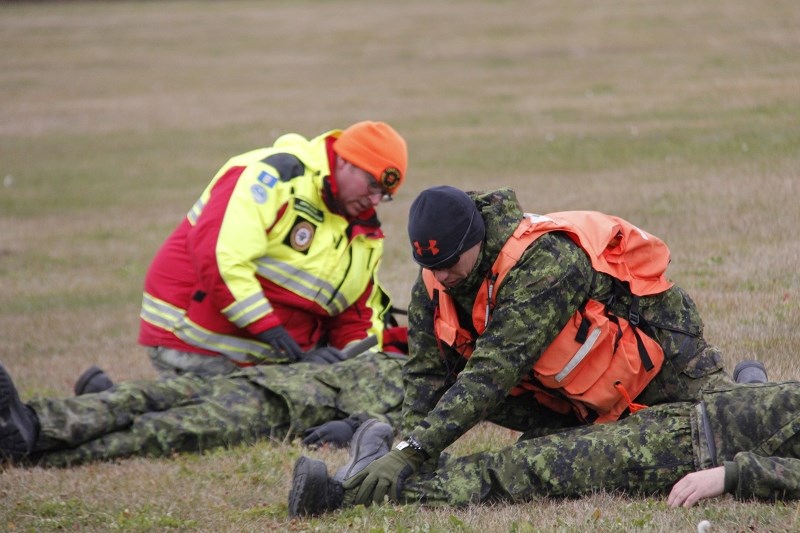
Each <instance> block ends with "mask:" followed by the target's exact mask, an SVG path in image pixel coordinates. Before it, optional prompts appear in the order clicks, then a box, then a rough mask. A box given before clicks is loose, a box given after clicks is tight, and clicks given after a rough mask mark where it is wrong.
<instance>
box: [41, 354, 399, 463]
mask: <svg viewBox="0 0 800 533" xmlns="http://www.w3.org/2000/svg"><path fill="white" fill-rule="evenodd" d="M405 359H406V357H405V356H397V355H391V354H384V353H382V352H365V353H364V354H361V355H359V356H357V357H354V358H352V359H349V360H347V361H344V362H341V363H337V364H335V365H315V364H311V363H297V364H293V365H271V366H256V367H249V368H246V369H243V370H241V371H239V372H237V373H235V374H229V375H227V376H215V377H205V378H204V377H200V376H196V375H192V374H186V375H184V376H180V377H177V378H174V379H169V380H160V381H130V382H123V383H120V384H118V385H117V386H115V387H114V388H112V389H110V390H109V391H105V392H102V393H99V394H87V395H83V396H77V397H72V398H63V399H34V400H32V401H30V402H29V403H28V405H29V406H30V407H32V408H33V409H34V411H35V412H36V414H37V416H38V417H39V422H40V424H41V431H40V434H39V439H38V441H37V444H36V452H37V453H36V460H37V461H38V462H39V463H41V464H43V465H49V466H68V465H72V464H79V463H83V462H86V461H91V460H100V459H111V458H115V457H125V456H130V455H147V456H164V455H169V454H171V453H173V452H183V451H203V450H207V449H209V448H214V447H219V446H230V445H235V444H239V443H246V442H252V441H254V440H256V439H260V438H264V437H270V436H274V437H281V438H282V437H284V436H285V435H287V433H288V434H299V433H301V432H302V431H303V430H305V429H307V428H309V427H312V426H316V425H319V424H322V423H324V422H327V421H328V420H334V419H340V418H346V417H348V416H351V415H352V416H358V417H359V418H365V417H374V418H379V419H381V420H383V421H387V422H389V423H392V424H396V423H397V422H398V421H397V418H399V411H400V406H401V404H402V397H403V390H402V377H401V365H402V363H403V362H404V361H405Z"/></svg>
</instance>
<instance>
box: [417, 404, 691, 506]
mask: <svg viewBox="0 0 800 533" xmlns="http://www.w3.org/2000/svg"><path fill="white" fill-rule="evenodd" d="M692 411H693V404H691V403H677V404H668V405H661V406H657V407H653V408H650V409H646V410H644V411H642V412H640V413H638V414H636V415H634V416H630V417H628V418H626V419H625V420H623V421H621V422H617V423H613V424H600V425H594V426H583V427H580V428H574V429H571V430H569V431H568V432H567V433H566V434H553V435H549V436H546V437H540V438H537V439H533V440H524V441H520V442H518V443H517V444H515V445H513V446H510V447H508V448H504V449H502V450H500V451H492V452H482V453H477V454H474V455H469V456H466V457H460V458H457V459H453V460H451V461H449V462H447V463H446V464H445V465H444V466H443V467H441V468H439V469H438V470H437V471H436V472H435V475H433V476H432V477H429V476H428V477H424V476H418V477H417V478H412V479H411V480H409V482H408V484H407V485H406V487H405V488H404V491H403V498H404V499H405V500H406V501H407V502H417V501H421V502H424V503H426V504H431V505H437V504H447V505H464V504H468V503H477V502H486V501H497V500H504V501H514V502H517V501H525V500H530V499H532V498H534V497H536V496H562V497H565V496H579V495H582V494H586V493H589V492H591V491H592V490H595V489H600V488H608V489H619V490H625V491H628V492H637V493H655V492H659V491H663V490H665V489H667V488H669V487H670V486H671V485H673V484H674V483H675V482H677V481H678V480H679V479H680V478H681V477H683V476H684V475H685V474H688V473H690V472H693V471H694V470H695V469H696V468H697V465H696V462H695V454H694V450H693V442H694V441H693V436H692V425H693V423H692V418H691V413H692Z"/></svg>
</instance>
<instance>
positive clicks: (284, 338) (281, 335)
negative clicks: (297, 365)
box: [256, 326, 303, 361]
mask: <svg viewBox="0 0 800 533" xmlns="http://www.w3.org/2000/svg"><path fill="white" fill-rule="evenodd" d="M256 337H257V338H258V340H260V341H261V342H266V343H267V344H269V345H270V346H272V347H273V348H275V349H276V350H278V351H281V352H283V353H285V354H286V355H287V356H289V357H290V358H291V359H293V360H295V361H297V360H299V359H300V358H301V357H302V356H303V350H301V349H300V345H298V344H297V341H295V340H294V338H293V337H292V336H291V335H289V332H288V331H286V328H284V327H283V326H275V327H274V328H269V329H268V330H266V331H262V332H261V333H259V334H258V335H256Z"/></svg>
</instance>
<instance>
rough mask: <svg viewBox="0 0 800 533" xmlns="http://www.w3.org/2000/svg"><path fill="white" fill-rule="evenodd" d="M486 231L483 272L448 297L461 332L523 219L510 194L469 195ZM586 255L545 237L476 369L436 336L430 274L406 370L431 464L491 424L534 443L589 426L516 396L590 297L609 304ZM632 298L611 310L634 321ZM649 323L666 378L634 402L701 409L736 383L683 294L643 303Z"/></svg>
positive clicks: (502, 305)
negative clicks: (698, 404) (714, 389)
mask: <svg viewBox="0 0 800 533" xmlns="http://www.w3.org/2000/svg"><path fill="white" fill-rule="evenodd" d="M469 194H470V195H471V196H472V197H473V199H474V201H475V203H476V205H477V206H478V209H479V210H480V211H481V214H482V216H483V218H484V222H485V225H486V239H485V242H484V245H483V248H482V250H481V255H480V256H479V258H478V261H477V263H476V266H475V268H474V269H473V271H472V272H471V273H470V274H469V276H468V277H467V279H466V280H464V282H463V283H461V284H460V285H459V286H458V287H455V288H453V289H449V290H448V293H449V294H450V295H451V296H452V297H453V299H454V301H455V304H456V307H457V309H458V312H459V313H460V317H461V322H462V324H470V323H471V319H470V314H471V310H472V302H473V301H474V299H475V296H476V293H477V290H478V288H479V286H480V284H481V282H482V280H483V279H484V277H485V276H486V274H487V272H488V271H489V270H490V268H491V265H492V264H493V263H494V261H495V258H496V256H497V254H498V252H499V250H500V249H501V248H502V246H503V244H504V243H505V241H506V240H507V239H508V238H509V236H510V235H511V233H512V232H513V230H514V229H515V228H516V226H517V224H518V223H519V221H520V219H521V218H522V216H523V212H522V210H521V209H520V207H519V205H518V203H517V200H516V196H515V195H514V193H513V191H511V190H510V189H500V190H496V191H490V192H486V193H469ZM592 277H593V270H592V268H591V263H590V261H589V259H588V258H587V257H586V254H585V253H584V252H583V251H582V250H581V249H580V248H579V247H578V246H577V245H576V244H574V243H573V242H572V241H571V240H570V239H569V238H567V237H566V236H564V235H562V234H559V233H550V234H546V235H544V236H542V237H541V238H539V239H537V240H536V242H534V244H533V245H532V246H531V247H530V248H529V249H528V250H527V251H526V252H525V253H524V254H523V256H522V257H521V259H520V261H519V262H518V263H517V265H516V266H515V267H514V268H513V269H512V270H511V271H510V272H509V274H508V276H507V278H506V281H505V282H504V283H503V284H502V285H501V286H500V287H499V288H497V303H496V306H495V308H494V312H493V315H492V319H491V321H490V322H489V324H488V326H487V328H486V330H485V332H484V334H483V335H482V336H481V337H479V338H478V339H477V341H476V346H475V351H474V353H473V354H472V357H471V358H470V359H469V361H467V360H465V359H464V358H462V357H460V356H459V355H458V353H456V352H455V351H454V350H452V349H450V348H449V347H447V346H442V351H443V352H444V353H442V352H441V351H440V345H439V342H438V341H437V339H436V337H435V336H434V333H433V313H434V306H433V303H432V302H431V300H430V298H429V297H428V294H427V291H426V289H425V286H424V284H423V282H422V279H421V276H420V277H418V278H417V281H416V283H415V285H414V287H413V289H412V295H411V301H410V305H409V310H408V323H409V351H410V353H411V354H412V357H411V358H410V359H409V361H408V363H407V364H406V365H405V367H404V370H403V373H404V383H405V387H406V396H405V402H404V405H403V415H404V418H403V422H404V431H406V432H410V433H411V434H413V435H414V437H415V438H416V439H417V440H418V441H419V443H420V444H421V445H422V447H423V448H424V449H425V450H426V451H427V452H428V453H429V454H431V455H432V456H436V455H437V454H438V453H439V452H440V451H441V450H443V449H444V448H445V447H447V446H448V445H450V444H451V443H452V442H454V441H455V440H456V439H457V438H458V437H460V436H461V435H462V434H463V433H464V432H466V431H467V430H468V429H470V428H471V427H473V426H474V425H475V424H477V423H478V422H480V421H482V420H492V421H495V422H498V423H501V424H503V425H504V426H507V427H511V428H513V429H517V430H520V431H523V432H526V434H527V436H528V437H534V436H539V435H546V434H548V433H551V432H553V431H558V430H560V429H563V428H564V427H570V426H574V425H578V424H579V423H580V422H579V421H578V420H577V418H575V417H574V416H572V415H565V416H562V417H556V416H553V413H552V412H550V411H548V410H547V409H545V408H544V407H542V406H541V405H539V404H538V403H537V402H536V401H535V400H533V398H532V397H531V398H529V399H522V400H512V399H511V398H509V396H508V394H509V391H510V390H511V389H512V388H513V387H514V386H515V385H517V384H518V383H519V382H520V381H521V380H522V378H523V377H525V376H526V375H527V374H528V373H529V371H530V369H531V367H532V365H533V364H534V363H535V362H536V361H537V360H538V358H539V357H540V355H541V354H542V352H543V351H544V350H545V348H546V347H547V346H548V345H549V344H550V343H551V342H552V341H553V339H555V337H556V335H557V334H558V333H559V332H560V331H561V329H562V328H563V327H564V325H565V324H566V323H567V321H568V320H569V318H570V317H571V316H572V315H573V314H574V313H575V311H576V310H577V309H578V307H579V306H580V305H581V304H582V303H583V302H584V301H585V300H586V299H587V298H588V297H590V296H591V297H593V298H594V299H597V300H599V301H608V300H609V298H610V297H611V295H612V291H613V283H612V278H610V277H609V276H607V275H605V274H599V273H597V274H596V275H595V282H594V286H592ZM628 300H629V299H627V298H621V299H619V300H618V301H617V302H616V303H615V304H614V305H613V306H612V309H613V310H614V311H616V312H618V313H620V314H622V316H627V306H628V304H629V301H628ZM640 312H641V315H642V317H643V318H644V319H645V320H646V321H647V322H648V323H650V324H651V325H652V330H653V331H652V334H653V337H654V338H655V339H656V340H658V341H659V343H660V344H661V345H662V347H663V348H664V353H665V359H666V361H665V363H664V366H663V368H662V370H661V372H660V373H659V375H658V376H657V377H656V378H655V379H654V380H653V382H651V383H650V384H649V385H648V387H647V388H646V389H645V390H644V391H643V392H642V394H641V395H640V396H639V397H638V398H637V399H636V400H635V401H637V402H638V403H643V404H645V405H656V404H659V403H666V402H675V401H694V400H697V398H698V397H699V392H700V390H701V389H702V388H703V387H707V386H716V385H722V386H724V385H728V384H730V383H731V380H730V378H729V377H728V376H727V375H726V374H725V373H724V372H723V369H722V366H723V363H722V358H721V356H720V353H719V351H718V350H717V349H716V348H714V347H713V346H710V345H708V344H707V343H706V342H705V340H704V339H703V336H702V335H703V323H702V320H701V318H700V316H699V313H698V311H697V308H696V307H695V304H694V302H693V301H692V300H691V298H689V296H688V295H687V294H686V293H685V292H684V291H683V290H682V289H681V288H679V287H673V288H671V289H669V290H668V291H665V292H664V293H661V294H658V295H654V296H650V297H645V298H642V299H641V301H640Z"/></svg>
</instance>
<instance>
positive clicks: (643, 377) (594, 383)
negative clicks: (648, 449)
mask: <svg viewBox="0 0 800 533" xmlns="http://www.w3.org/2000/svg"><path fill="white" fill-rule="evenodd" d="M551 231H561V232H564V233H565V234H566V235H567V236H569V237H570V238H571V239H572V240H573V241H574V242H575V243H576V244H577V245H578V246H580V247H581V248H582V249H583V250H584V251H585V252H586V253H587V254H588V256H589V258H590V260H591V262H592V267H593V268H594V269H595V270H597V271H599V272H603V273H605V274H608V275H610V276H612V277H614V278H616V279H617V280H619V281H621V282H623V283H622V284H620V287H624V289H625V290H626V291H627V292H629V293H630V296H631V302H632V303H631V308H630V310H629V316H628V317H619V316H615V315H613V314H611V313H610V311H609V310H608V309H607V308H606V305H605V304H602V303H600V302H598V301H595V300H592V299H589V300H588V301H587V302H586V303H585V304H584V305H583V306H581V308H580V309H578V311H576V312H575V314H574V315H573V316H572V317H571V318H570V320H569V322H568V323H567V325H566V326H565V327H564V328H563V329H562V330H561V332H560V333H559V334H558V336H556V338H555V340H554V341H553V342H552V343H551V344H550V345H549V346H548V347H547V349H545V351H544V352H543V353H542V355H541V357H540V358H539V360H538V361H537V362H536V363H535V364H534V365H533V369H532V372H531V375H530V376H528V377H526V378H525V379H523V381H522V382H520V383H519V384H518V385H517V386H516V387H514V389H512V390H511V394H512V395H519V394H523V393H524V392H526V391H530V392H532V393H533V394H534V396H535V397H536V399H537V400H538V401H539V402H540V403H542V404H543V405H545V406H546V407H548V408H550V409H552V410H554V411H556V412H559V413H563V414H566V413H568V412H569V411H570V410H571V411H573V412H574V413H575V414H576V415H577V416H578V417H579V418H580V419H581V420H583V421H584V422H598V423H599V422H610V421H614V420H617V419H619V417H620V416H622V414H623V413H624V412H625V410H626V409H629V410H630V412H635V411H637V410H638V409H641V408H642V407H645V406H642V405H639V404H635V403H633V401H632V398H635V397H636V396H638V395H639V394H640V393H641V392H642V390H644V388H645V387H646V386H647V385H648V383H650V381H652V379H653V378H654V377H655V376H656V375H657V374H658V372H659V370H661V365H662V364H663V362H664V351H663V349H662V348H661V346H660V345H659V344H658V343H657V342H656V341H655V340H654V339H652V338H650V337H649V336H647V335H646V334H644V332H640V331H639V328H638V327H637V326H639V325H640V321H641V319H640V317H639V314H638V302H639V297H640V296H647V295H651V294H657V293H660V292H663V291H665V290H667V289H669V288H670V287H672V283H671V282H670V281H669V280H667V279H666V277H665V275H664V273H665V271H666V269H667V265H668V264H669V259H670V257H669V249H668V248H667V246H666V244H665V243H664V242H663V241H662V240H660V239H658V238H657V237H655V236H653V235H649V234H647V233H645V232H644V231H642V230H641V229H639V228H637V227H636V226H634V225H633V224H631V223H630V222H627V221H625V220H623V219H621V218H619V217H615V216H612V215H606V214H603V213H599V212H596V211H564V212H560V213H552V214H549V215H544V216H541V215H530V214H526V215H525V217H524V218H523V219H522V221H521V222H520V224H519V226H518V227H517V229H516V230H515V231H514V233H513V235H512V236H511V237H510V238H509V239H508V241H506V243H505V245H503V248H502V249H501V250H500V253H499V254H498V257H497V259H496V260H495V263H494V265H493V266H492V269H491V272H490V275H489V276H487V278H486V279H485V280H484V282H483V283H482V285H481V287H480V289H479V290H478V294H477V297H476V298H475V302H474V304H473V307H472V325H473V327H474V328H475V331H476V332H477V334H478V335H481V334H482V333H483V332H484V331H485V330H486V327H487V325H488V324H489V320H490V319H491V313H492V309H493V308H494V305H495V301H496V296H497V295H496V293H495V290H494V289H495V287H499V286H500V285H501V283H502V282H503V280H504V279H505V276H506V274H508V272H509V270H511V268H513V267H514V265H516V263H517V262H518V261H519V258H520V257H521V256H522V254H523V252H524V251H525V250H526V249H527V248H528V247H529V246H530V245H531V243H532V242H533V241H535V240H536V239H537V238H539V237H540V236H541V235H543V234H545V233H549V232H551ZM422 277H423V281H424V283H425V286H426V288H427V290H428V295H429V297H430V298H431V299H432V300H433V301H434V302H435V305H436V311H435V312H434V331H435V333H436V337H437V339H439V340H440V341H441V342H444V343H446V344H448V345H449V346H451V347H452V348H453V349H455V350H456V351H458V352H459V353H460V354H461V355H462V356H464V357H466V358H469V357H470V356H471V355H472V352H473V350H474V347H475V339H474V338H473V335H472V333H471V332H470V330H468V329H466V328H464V327H462V326H461V325H460V323H459V321H458V316H457V314H456V309H455V304H454V302H453V300H452V298H451V297H450V296H449V295H448V294H447V293H446V292H445V288H444V287H443V286H442V285H441V284H440V283H439V282H438V281H436V279H435V277H434V275H433V272H432V271H430V270H428V269H423V272H422Z"/></svg>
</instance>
